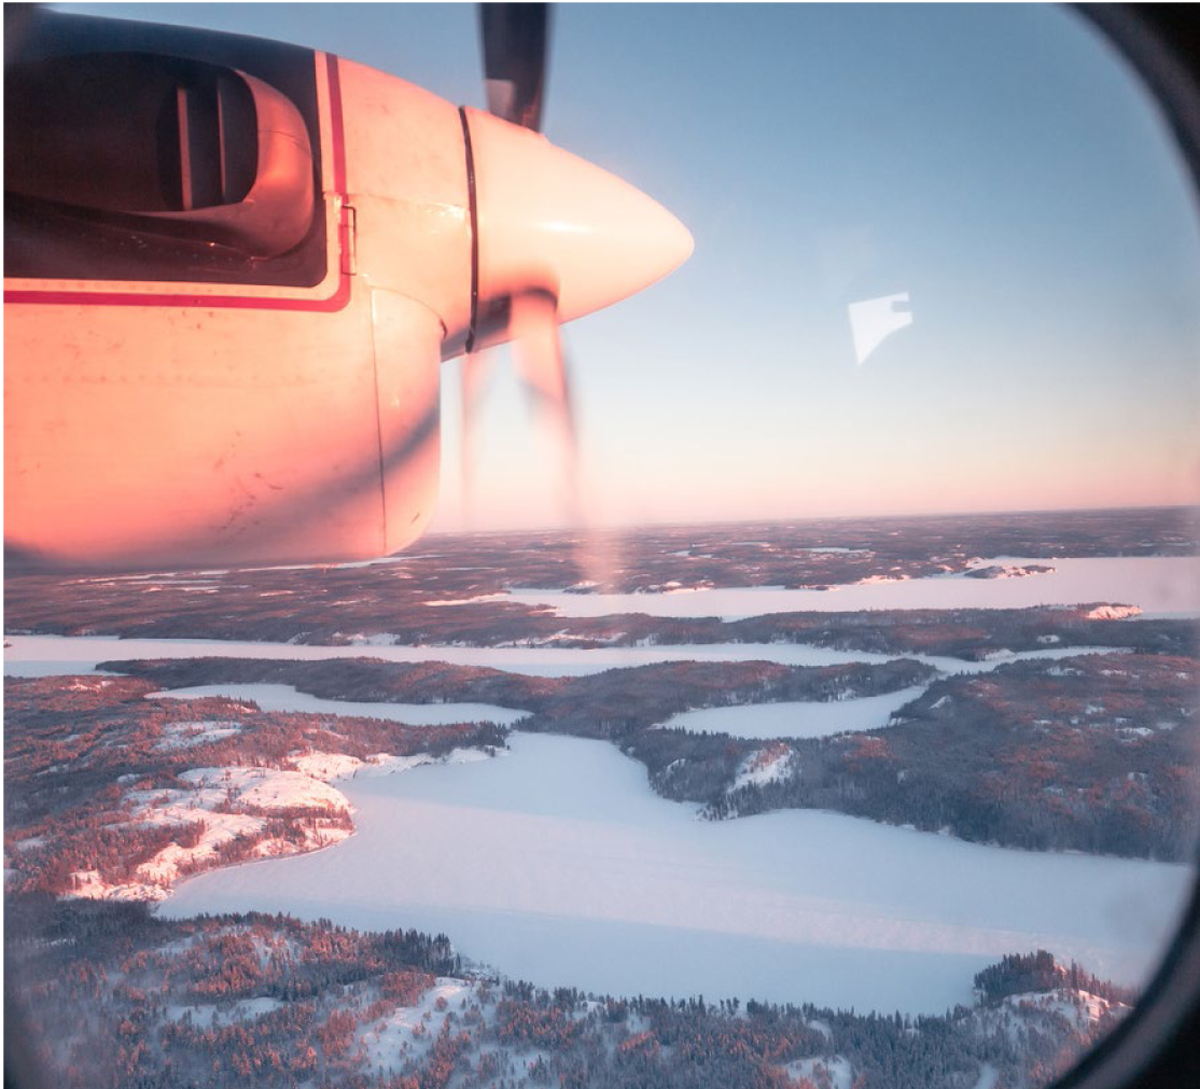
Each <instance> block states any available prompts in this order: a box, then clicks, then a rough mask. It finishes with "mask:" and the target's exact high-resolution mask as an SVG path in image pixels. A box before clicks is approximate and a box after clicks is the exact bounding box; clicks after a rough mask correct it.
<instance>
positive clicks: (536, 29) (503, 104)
mask: <svg viewBox="0 0 1200 1089" xmlns="http://www.w3.org/2000/svg"><path fill="white" fill-rule="evenodd" d="M548 25H549V11H548V9H547V5H545V4H480V5H479V29H480V34H481V36H482V39H483V76H484V85H485V87H486V89H487V103H488V110H490V111H491V112H492V113H494V114H495V115H496V116H497V117H500V118H503V119H504V120H505V121H511V122H512V123H513V124H514V125H522V126H524V127H525V128H527V129H533V130H534V131H535V132H538V131H541V124H542V88H543V85H544V83H545V77H546V36H547V35H546V32H547V28H548Z"/></svg>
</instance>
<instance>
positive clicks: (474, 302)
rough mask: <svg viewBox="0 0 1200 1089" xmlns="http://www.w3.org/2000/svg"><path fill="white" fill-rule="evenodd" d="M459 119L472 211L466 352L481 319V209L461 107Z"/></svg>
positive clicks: (472, 345) (467, 125) (468, 133)
mask: <svg viewBox="0 0 1200 1089" xmlns="http://www.w3.org/2000/svg"><path fill="white" fill-rule="evenodd" d="M458 117H459V120H460V121H461V122H462V131H463V147H464V148H465V149H466V154H467V199H468V203H469V205H470V209H471V322H470V325H469V326H468V327H467V342H466V345H465V350H466V351H468V352H469V351H471V350H472V349H474V347H475V324H476V322H477V320H478V318H479V207H478V205H477V204H476V201H475V156H474V154H473V153H472V151H471V126H470V125H469V124H468V123H467V111H466V108H465V107H464V106H459V108H458Z"/></svg>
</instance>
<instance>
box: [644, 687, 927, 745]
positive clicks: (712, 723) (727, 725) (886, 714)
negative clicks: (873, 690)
mask: <svg viewBox="0 0 1200 1089" xmlns="http://www.w3.org/2000/svg"><path fill="white" fill-rule="evenodd" d="M924 691H925V689H924V687H922V686H921V685H914V686H913V687H911V688H901V689H900V690H899V691H896V692H887V693H885V694H884V695H882V696H863V697H861V698H859V699H846V700H832V701H829V702H826V703H817V702H814V701H794V702H786V703H752V704H747V705H744V706H741V707H705V708H703V709H701V710H698V711H684V712H683V713H681V714H678V715H672V716H671V717H670V718H669V719H667V720H666V722H664V723H662V726H663V727H677V728H680V729H684V730H691V731H693V732H695V733H705V732H707V733H720V734H729V735H730V736H731V737H747V738H755V739H763V740H766V739H769V738H774V737H828V736H829V735H830V734H837V733H841V732H842V731H843V730H878V729H882V728H883V727H884V726H886V725H887V724H888V719H889V718H890V717H891V716H892V714H893V712H895V711H898V710H899V709H900V708H901V707H903V706H904V705H905V704H906V703H909V702H911V701H912V700H915V699H916V698H917V697H918V696H919V695H920V694H921V693H922V692H924Z"/></svg>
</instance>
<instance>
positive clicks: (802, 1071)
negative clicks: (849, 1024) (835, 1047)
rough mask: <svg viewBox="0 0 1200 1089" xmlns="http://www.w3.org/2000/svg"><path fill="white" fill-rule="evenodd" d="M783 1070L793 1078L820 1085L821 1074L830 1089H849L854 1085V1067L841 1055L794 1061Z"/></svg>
mask: <svg viewBox="0 0 1200 1089" xmlns="http://www.w3.org/2000/svg"><path fill="white" fill-rule="evenodd" d="M784 1069H785V1070H786V1071H787V1072H788V1074H789V1075H790V1076H791V1077H793V1078H807V1079H808V1080H809V1081H811V1082H813V1083H814V1084H816V1085H820V1084H821V1082H820V1081H818V1080H817V1079H818V1077H820V1076H821V1075H822V1074H823V1075H824V1076H825V1077H827V1078H828V1079H829V1085H830V1087H831V1089H851V1086H852V1085H853V1084H854V1067H853V1066H852V1065H851V1064H850V1060H849V1059H847V1058H846V1057H845V1056H843V1055H831V1056H829V1057H828V1058H821V1057H819V1056H818V1057H817V1058H813V1059H796V1060H794V1061H793V1062H790V1063H788V1064H787V1066H785V1067H784Z"/></svg>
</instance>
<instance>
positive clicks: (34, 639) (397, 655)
mask: <svg viewBox="0 0 1200 1089" xmlns="http://www.w3.org/2000/svg"><path fill="white" fill-rule="evenodd" d="M5 642H7V643H8V644H10V645H9V646H8V647H7V648H6V649H5V651H4V672H5V674H6V675H8V676H12V677H51V676H61V675H63V674H69V673H89V672H91V671H92V670H93V669H95V668H96V664H97V663H98V662H105V661H111V660H114V659H117V660H121V659H132V658H205V657H211V658H270V659H286V660H290V661H304V662H315V661H321V660H323V659H327V658H380V659H383V660H384V661H388V662H450V663H452V664H455V665H469V666H490V667H491V668H492V669H504V670H508V671H509V672H513V673H528V674H531V675H533V676H539V677H569V676H581V675H583V674H585V673H599V672H600V671H601V670H605V669H616V668H618V667H622V666H638V665H648V664H650V663H651V662H688V661H691V662H760V661H761V662H780V663H782V664H783V665H811V666H826V665H840V664H842V663H845V662H887V661H892V660H894V659H895V658H897V657H909V658H913V659H915V660H916V661H919V662H927V663H929V664H930V665H932V666H933V667H934V668H936V669H940V670H942V671H943V672H947V673H977V672H981V671H984V670H988V669H994V668H995V667H996V666H997V665H999V664H1000V662H1001V661H1009V662H1011V661H1017V660H1022V659H1025V658H1064V657H1070V656H1072V655H1075V654H1088V653H1100V654H1111V653H1113V650H1112V648H1089V647H1046V648H1044V649H1041V650H1035V651H1023V652H1021V653H1019V654H1014V655H1011V656H1009V657H1007V658H1003V659H992V660H990V661H987V662H964V661H962V660H961V659H958V658H942V657H937V656H935V655H922V654H910V655H903V656H902V655H895V654H871V653H868V652H867V651H855V650H827V649H825V648H824V647H810V646H806V645H804V644H802V643H701V644H695V645H679V646H652V647H599V648H595V649H590V650H578V649H570V648H566V647H444V646H443V647H439V646H432V647H406V646H390V645H382V646H353V647H346V646H339V647H324V646H297V645H294V644H292V643H238V642H232V641H229V642H226V641H223V640H217V639H212V640H203V639H118V638H117V637H116V636H96V635H81V636H63V635H9V636H6V637H5Z"/></svg>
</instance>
